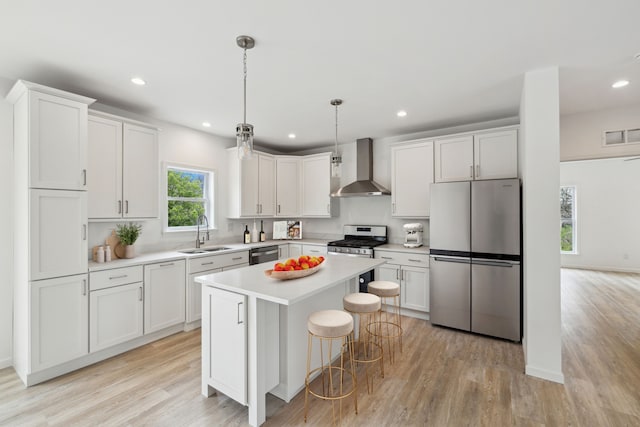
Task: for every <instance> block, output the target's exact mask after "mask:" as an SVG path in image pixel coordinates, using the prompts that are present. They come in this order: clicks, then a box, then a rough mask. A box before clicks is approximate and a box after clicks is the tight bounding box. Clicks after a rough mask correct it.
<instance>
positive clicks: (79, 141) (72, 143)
mask: <svg viewBox="0 0 640 427" xmlns="http://www.w3.org/2000/svg"><path fill="white" fill-rule="evenodd" d="M7 100H9V102H12V103H13V104H14V112H15V133H16V138H20V139H24V140H25V142H26V144H27V145H25V146H24V147H23V148H25V149H26V153H25V154H27V156H28V158H25V159H20V158H19V157H18V156H16V160H18V161H19V163H20V164H18V165H17V167H20V168H25V170H26V171H28V172H27V173H28V183H27V186H28V187H29V188H49V189H63V190H86V186H87V176H86V173H87V111H88V105H89V104H91V103H93V102H94V101H95V100H94V99H90V98H85V97H83V96H79V95H74V94H70V93H68V92H63V91H58V90H56V89H52V88H48V87H45V86H41V85H38V84H35V83H30V82H26V81H23V80H19V81H18V82H17V83H16V84H15V85H14V87H13V89H12V90H11V92H9V94H8V95H7Z"/></svg>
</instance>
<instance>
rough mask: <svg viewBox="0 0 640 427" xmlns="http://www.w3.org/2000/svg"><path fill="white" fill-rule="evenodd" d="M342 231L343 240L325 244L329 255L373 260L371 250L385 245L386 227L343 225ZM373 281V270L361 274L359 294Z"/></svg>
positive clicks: (365, 290)
mask: <svg viewBox="0 0 640 427" xmlns="http://www.w3.org/2000/svg"><path fill="white" fill-rule="evenodd" d="M343 231H344V239H342V240H335V241H333V242H329V243H327V253H328V254H329V255H331V256H351V257H360V258H373V248H375V247H376V246H380V245H384V244H385V243H387V226H386V225H345V226H344V228H343ZM373 280H374V272H373V270H371V271H368V272H366V273H364V274H361V275H360V279H359V281H360V292H367V285H368V284H369V282H371V281H373Z"/></svg>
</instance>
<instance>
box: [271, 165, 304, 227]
mask: <svg viewBox="0 0 640 427" xmlns="http://www.w3.org/2000/svg"><path fill="white" fill-rule="evenodd" d="M301 168H302V162H301V159H300V157H294V156H277V157H276V216H288V217H295V216H299V215H300V196H301V194H300V193H301V188H300V174H301Z"/></svg>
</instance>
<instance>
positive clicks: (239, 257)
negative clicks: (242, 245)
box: [231, 256, 242, 261]
mask: <svg viewBox="0 0 640 427" xmlns="http://www.w3.org/2000/svg"><path fill="white" fill-rule="evenodd" d="M231 259H232V260H233V261H238V260H239V259H242V257H241V256H237V257H235V258H231Z"/></svg>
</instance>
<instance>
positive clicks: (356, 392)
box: [340, 331, 358, 415]
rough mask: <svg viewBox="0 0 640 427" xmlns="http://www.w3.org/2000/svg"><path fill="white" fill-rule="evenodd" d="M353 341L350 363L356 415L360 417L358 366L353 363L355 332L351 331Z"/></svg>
mask: <svg viewBox="0 0 640 427" xmlns="http://www.w3.org/2000/svg"><path fill="white" fill-rule="evenodd" d="M350 335H351V340H350V345H348V347H349V361H350V365H351V372H352V374H353V375H352V376H351V378H352V380H353V389H354V390H355V391H354V393H353V405H354V407H355V410H356V415H358V377H357V375H356V365H355V362H354V361H353V357H354V356H353V339H354V336H353V331H351V334H350ZM340 401H341V402H342V400H340Z"/></svg>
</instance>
